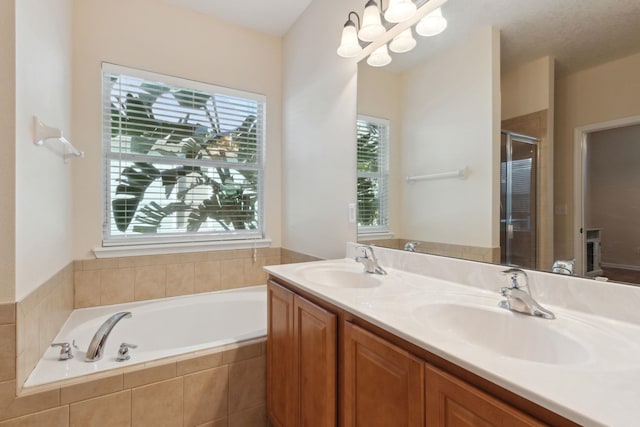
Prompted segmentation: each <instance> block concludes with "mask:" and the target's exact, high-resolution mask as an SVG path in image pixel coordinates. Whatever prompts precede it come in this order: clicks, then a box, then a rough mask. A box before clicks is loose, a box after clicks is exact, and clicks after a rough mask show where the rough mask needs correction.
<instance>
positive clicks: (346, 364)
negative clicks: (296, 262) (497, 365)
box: [267, 279, 577, 427]
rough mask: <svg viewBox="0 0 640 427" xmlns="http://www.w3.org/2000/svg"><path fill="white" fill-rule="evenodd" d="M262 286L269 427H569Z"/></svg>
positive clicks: (284, 291)
mask: <svg viewBox="0 0 640 427" xmlns="http://www.w3.org/2000/svg"><path fill="white" fill-rule="evenodd" d="M278 280H279V279H278ZM267 289H268V297H267V299H268V317H269V319H268V333H267V406H268V414H269V420H270V421H271V423H272V425H273V426H275V427H298V426H321V427H325V426H326V427H329V426H332V427H333V426H336V425H339V426H341V427H355V426H358V427H377V426H380V427H389V426H393V427H414V426H415V427H418V426H428V427H441V426H446V427H465V426H474V427H477V426H514V427H517V426H545V425H552V426H558V427H560V426H568V427H575V426H577V424H575V423H573V422H571V421H569V420H567V419H566V418H563V417H561V416H559V415H557V414H555V413H553V412H551V411H549V410H547V409H545V408H542V407H540V406H538V405H536V404H534V403H532V402H530V401H528V400H526V399H524V398H522V397H520V396H518V395H516V394H514V393H511V392H509V391H507V390H505V389H503V388H500V387H499V386H497V385H495V384H493V383H491V382H489V381H487V380H485V379H483V378H481V377H478V376H477V375H475V374H472V373H470V372H468V371H466V370H464V369H462V368H460V367H459V366H456V365H454V364H452V363H451V362H448V361H445V360H443V359H441V358H439V357H437V356H435V355H433V354H432V353H430V352H428V351H426V350H424V349H422V348H419V347H416V346H415V345H412V344H410V343H408V342H406V341H404V340H403V339H401V338H399V337H397V336H395V335H394V334H391V333H389V332H388V331H385V330H382V329H380V328H379V327H377V326H375V325H372V324H370V323H368V322H366V321H364V320H363V319H360V318H358V317H356V316H354V315H353V314H351V313H349V312H347V311H345V310H342V309H340V308H337V307H334V306H333V305H331V304H329V303H327V302H326V301H323V300H322V299H320V298H316V297H314V296H313V295H309V294H307V293H305V292H304V291H301V290H298V289H297V288H296V287H295V286H293V285H288V284H286V282H282V284H280V282H279V283H276V282H275V281H274V280H269V282H268V286H267ZM298 293H300V294H302V295H303V296H300V295H298ZM337 316H338V317H339V322H337V320H338V317H337ZM338 343H339V344H340V346H339V348H338V347H337V344H338ZM338 374H339V376H338ZM338 378H339V380H340V381H339V382H338V381H337V379H338ZM338 402H340V406H339V411H338V410H337V403H338ZM338 412H339V414H338ZM545 423H546V424H545Z"/></svg>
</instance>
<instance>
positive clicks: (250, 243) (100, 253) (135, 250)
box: [93, 239, 271, 258]
mask: <svg viewBox="0 0 640 427" xmlns="http://www.w3.org/2000/svg"><path fill="white" fill-rule="evenodd" d="M270 246H271V239H256V240H223V241H217V242H188V243H161V244H144V245H128V246H108V247H98V248H94V249H93V254H94V255H95V256H96V258H118V257H127V256H143V255H166V254H179V253H188V252H209V251H226V250H234V249H254V248H255V249H258V248H268V247H270Z"/></svg>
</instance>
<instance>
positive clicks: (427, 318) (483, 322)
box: [413, 303, 590, 365]
mask: <svg viewBox="0 0 640 427" xmlns="http://www.w3.org/2000/svg"><path fill="white" fill-rule="evenodd" d="M413 317H414V319H415V320H416V321H417V322H418V323H419V324H420V325H422V326H424V327H426V328H429V329H431V330H433V332H435V333H437V334H441V335H444V337H446V338H447V339H452V340H454V341H456V342H458V343H460V344H465V345H466V344H470V345H473V346H475V347H480V348H482V349H484V350H488V351H490V352H493V353H497V354H499V355H502V356H506V357H510V358H515V359H522V360H527V361H530V362H538V363H546V364H553V365H572V364H579V363H584V362H587V361H588V360H589V357H590V354H589V351H588V350H587V348H585V346H584V345H582V344H581V343H580V342H579V341H578V340H576V339H575V338H574V337H573V336H570V335H568V334H566V333H563V332H562V331H560V330H558V329H557V328H554V326H555V325H554V322H555V321H554V320H545V319H540V318H534V317H531V316H526V315H522V314H519V313H513V312H511V311H508V310H504V309H502V308H498V307H491V306H485V305H479V304H478V305H473V304H458V303H434V304H426V305H423V306H420V307H418V308H416V309H415V310H414V311H413Z"/></svg>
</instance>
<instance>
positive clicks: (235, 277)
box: [220, 259, 245, 289]
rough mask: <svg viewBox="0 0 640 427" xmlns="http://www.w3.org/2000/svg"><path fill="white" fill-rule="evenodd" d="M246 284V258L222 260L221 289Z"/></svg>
mask: <svg viewBox="0 0 640 427" xmlns="http://www.w3.org/2000/svg"><path fill="white" fill-rule="evenodd" d="M243 285H245V280H244V260H243V259H232V260H225V261H220V287H221V289H229V288H237V287H239V286H243Z"/></svg>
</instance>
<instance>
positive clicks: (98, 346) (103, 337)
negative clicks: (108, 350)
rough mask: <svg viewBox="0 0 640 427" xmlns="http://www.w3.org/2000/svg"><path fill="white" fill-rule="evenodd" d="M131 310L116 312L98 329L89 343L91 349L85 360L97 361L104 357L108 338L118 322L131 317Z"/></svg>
mask: <svg viewBox="0 0 640 427" xmlns="http://www.w3.org/2000/svg"><path fill="white" fill-rule="evenodd" d="M131 316H132V315H131V312H130V311H121V312H120V313H116V314H114V315H113V316H111V317H109V318H108V319H107V320H106V321H105V322H104V323H103V324H102V325H100V327H99V328H98V330H97V331H96V333H95V335H94V336H93V339H92V340H91V344H89V349H88V350H87V355H86V357H85V360H86V361H87V362H97V361H98V360H100V359H102V354H103V353H104V346H105V345H106V344H107V338H109V334H110V333H111V330H112V329H113V327H114V326H116V323H118V322H119V321H121V320H122V319H124V318H129V317H131Z"/></svg>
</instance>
